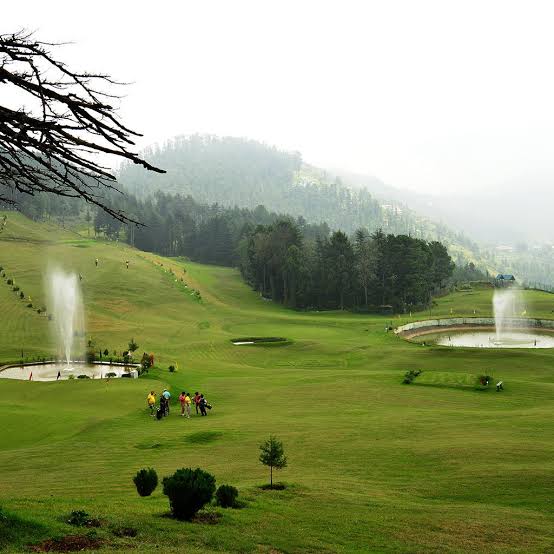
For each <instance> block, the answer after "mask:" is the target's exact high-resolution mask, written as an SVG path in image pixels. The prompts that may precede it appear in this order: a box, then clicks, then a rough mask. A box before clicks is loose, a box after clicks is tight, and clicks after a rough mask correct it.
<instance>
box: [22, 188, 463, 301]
mask: <svg viewBox="0 0 554 554" xmlns="http://www.w3.org/2000/svg"><path fill="white" fill-rule="evenodd" d="M22 202H23V204H22V211H24V212H28V213H33V214H35V215H36V214H37V213H39V212H43V211H48V210H49V209H50V208H51V209H52V210H53V212H54V213H56V212H57V211H58V210H59V205H58V206H57V207H55V206H50V205H49V204H48V203H44V202H43V201H42V199H41V198H40V197H30V198H29V199H22ZM109 202H110V205H112V206H113V208H114V209H117V210H122V211H125V213H127V214H128V215H129V216H130V217H131V218H133V219H135V218H136V219H138V220H140V221H143V222H144V223H145V225H144V226H137V225H134V224H128V225H127V224H124V223H122V222H121V221H120V220H118V219H116V218H114V217H112V216H111V215H110V214H108V213H106V212H105V211H103V210H101V209H97V210H96V212H95V213H94V216H93V218H92V224H93V227H94V232H95V234H96V235H97V236H104V237H106V238H109V239H111V240H122V241H125V242H127V243H129V244H131V245H133V246H135V247H137V248H139V249H141V250H145V251H151V252H157V253H159V254H162V255H164V256H185V257H188V258H190V259H192V260H195V261H198V262H202V263H211V264H218V265H224V266H231V267H238V268H239V269H240V271H241V274H242V276H243V278H244V279H245V281H246V282H247V283H249V284H250V286H252V287H253V288H254V289H255V290H256V291H258V292H259V293H260V294H261V295H262V296H264V297H267V298H271V299H272V300H273V301H275V302H280V303H283V304H284V305H286V306H289V307H291V308H298V309H350V310H372V309H376V308H378V307H379V306H390V307H392V309H394V310H395V311H409V310H411V309H417V308H421V307H424V306H426V305H427V304H428V303H429V302H430V301H431V299H432V296H433V295H434V294H437V293H438V292H440V291H441V289H444V288H445V287H446V286H447V284H448V283H449V279H450V278H451V277H452V274H453V269H454V264H453V262H452V260H451V258H450V256H449V255H448V252H447V249H446V247H445V246H444V245H443V244H441V243H440V242H437V241H425V240H423V239H419V238H414V237H410V236H408V235H393V234H385V233H383V232H382V231H380V230H378V231H375V232H373V233H371V234H370V233H369V231H368V230H366V229H359V230H358V231H356V232H355V233H354V234H353V235H352V236H349V235H347V234H346V233H344V232H343V231H334V232H331V230H330V228H329V226H328V225H327V224H326V223H321V224H310V223H307V222H306V221H305V220H304V218H302V217H297V218H293V217H291V216H288V215H286V214H277V213H275V212H269V211H268V210H267V209H266V208H265V207H264V206H258V207H256V208H255V209H247V208H237V207H234V208H228V207H223V206H221V205H218V204H212V205H207V204H201V203H198V202H196V201H195V200H194V199H193V198H192V197H190V196H182V195H171V194H164V193H161V192H158V193H156V194H155V195H154V196H152V197H149V198H146V199H144V200H140V199H138V198H136V197H135V196H133V195H131V194H127V195H125V196H122V195H118V194H115V193H114V194H113V196H112V197H111V198H110V199H109ZM70 208H71V209H70V212H71V213H74V212H75V209H76V208H75V206H74V205H71V206H70ZM81 209H82V211H83V212H84V209H83V207H81Z"/></svg>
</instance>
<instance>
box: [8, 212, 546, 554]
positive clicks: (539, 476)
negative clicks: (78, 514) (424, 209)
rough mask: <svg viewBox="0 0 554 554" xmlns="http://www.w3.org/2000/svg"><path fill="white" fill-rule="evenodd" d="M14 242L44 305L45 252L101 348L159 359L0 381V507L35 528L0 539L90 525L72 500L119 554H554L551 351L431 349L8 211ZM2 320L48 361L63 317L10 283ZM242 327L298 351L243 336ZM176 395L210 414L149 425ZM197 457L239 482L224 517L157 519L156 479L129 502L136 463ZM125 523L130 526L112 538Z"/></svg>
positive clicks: (375, 323) (11, 270) (451, 299)
mask: <svg viewBox="0 0 554 554" xmlns="http://www.w3.org/2000/svg"><path fill="white" fill-rule="evenodd" d="M11 225H13V227H14V229H12V230H11V231H10V226H11ZM6 232H9V233H11V234H10V235H9V237H8V235H6V237H8V238H6V239H4V237H3V236H2V235H0V265H3V266H4V268H5V271H6V272H7V274H8V275H9V276H13V277H15V279H16V282H17V284H18V285H19V286H20V287H21V289H22V290H23V291H24V292H25V294H26V295H31V296H32V299H33V303H37V304H41V303H43V302H44V303H46V299H45V296H44V292H43V283H42V275H43V272H44V271H45V269H46V267H47V266H48V264H49V263H50V264H52V263H58V264H60V265H63V266H64V267H70V268H72V269H74V270H76V271H78V272H80V273H81V274H82V275H83V282H82V287H83V294H84V298H85V302H86V307H87V324H88V335H89V336H90V337H92V338H93V339H94V340H95V342H96V345H97V348H102V350H103V349H104V348H108V350H110V352H111V351H113V350H114V349H116V350H118V351H121V350H122V349H123V348H125V347H126V345H127V342H128V341H129V340H130V339H131V337H134V339H135V340H136V342H137V343H138V344H139V350H138V351H137V353H139V354H142V352H143V351H147V352H153V353H154V355H155V358H156V369H154V370H153V371H152V372H151V373H150V374H149V375H148V376H147V377H144V378H141V379H139V380H136V381H131V380H111V381H110V382H105V381H93V380H85V381H77V380H74V381H64V382H58V383H34V382H27V381H24V382H17V381H9V380H0V468H1V471H2V479H1V481H0V506H2V507H3V508H4V509H5V510H6V511H7V512H8V513H9V514H10V517H11V518H15V519H14V521H17V526H14V527H13V528H17V529H21V530H22V531H21V532H18V533H16V535H17V536H16V537H14V536H13V533H12V534H11V536H10V538H8V539H4V543H2V542H0V545H2V546H3V547H4V548H5V550H6V551H9V552H20V551H24V548H25V545H26V544H28V543H30V542H35V541H38V540H42V539H46V538H50V537H55V536H61V535H64V534H72V533H75V532H86V531H85V530H83V531H79V530H78V529H77V530H76V529H75V528H73V527H71V526H69V525H68V524H67V523H65V519H66V516H67V515H68V514H69V513H70V512H71V511H72V510H78V509H83V510H86V511H87V512H88V513H90V514H91V516H93V517H97V518H99V519H101V520H102V521H103V522H104V523H103V526H102V527H101V528H100V529H98V530H97V532H98V534H99V535H100V536H101V537H104V538H106V539H107V540H108V541H109V543H110V544H112V546H109V545H108V546H107V547H106V550H108V551H109V549H110V548H111V549H117V550H119V551H123V552H125V551H128V552H136V551H140V552H160V551H162V550H163V551H164V552H175V553H177V552H183V551H187V552H235V551H236V552H306V553H307V552H368V551H369V552H441V553H442V552H521V553H528V552H551V551H552V550H553V549H554V531H553V530H554V525H553V523H554V521H553V520H554V517H553V516H554V504H553V502H552V497H553V492H554V491H553V480H552V475H553V472H554V418H553V415H554V374H553V370H552V368H553V366H554V363H553V362H554V353H553V352H551V351H548V350H540V351H539V350H532V351H524V350H502V349H498V350H494V349H491V350H483V351H480V350H476V349H469V348H468V349H445V348H440V347H432V346H431V347H423V346H421V345H417V344H413V343H409V342H407V341H404V340H402V339H400V338H398V337H396V336H395V335H394V334H393V333H385V332H384V327H385V324H387V323H388V322H389V321H391V318H386V317H379V316H362V315H354V314H350V313H338V312H328V313H299V312H293V311H289V310H286V309H284V308H282V307H280V306H277V305H274V304H272V303H271V302H267V301H265V300H263V299H261V298H260V297H259V296H258V295H257V294H256V293H254V292H252V291H250V290H249V289H248V288H247V287H246V286H245V285H244V284H243V283H242V281H241V279H240V276H239V274H238V272H237V271H236V270H233V269H229V268H220V267H212V266H203V265H199V264H194V263H188V262H184V261H182V260H168V259H163V258H161V257H158V256H155V255H151V254H147V253H143V252H139V251H136V250H132V249H129V248H128V247H126V246H124V245H121V244H115V243H108V242H93V241H89V240H86V239H83V242H81V239H80V238H79V236H69V235H68V234H67V233H66V232H65V231H59V230H56V229H55V228H52V227H50V226H42V225H39V224H33V223H30V222H28V221H27V220H25V219H24V218H23V217H21V216H18V215H17V214H12V213H10V214H9V219H8V225H7V227H6ZM83 244H86V245H87V246H86V247H84V248H83V247H81V245H83ZM95 258H99V260H100V265H99V267H98V268H96V267H95V266H94V260H95ZM126 259H129V260H130V262H131V263H130V269H129V270H127V269H125V263H124V262H125V260H126ZM160 264H163V266H161V265H160ZM169 269H172V271H173V273H170V272H169ZM183 269H186V273H184V272H183ZM181 277H183V278H184V282H185V283H186V284H187V285H188V288H191V289H196V290H199V291H200V292H201V295H202V301H198V300H196V299H195V298H193V296H192V295H191V294H190V293H189V292H188V290H187V289H185V288H184V286H183V285H182V284H181V282H180V278H181ZM175 279H177V281H175ZM526 299H527V301H528V306H529V308H528V312H529V315H533V316H537V317H554V316H553V315H551V314H552V309H554V296H553V295H548V294H542V293H526ZM490 300H491V291H490V290H478V291H474V292H472V293H455V294H453V295H450V296H447V297H444V298H441V299H439V300H438V301H437V306H436V307H434V308H433V309H432V311H431V314H432V316H433V317H435V316H439V315H443V316H448V315H450V311H451V310H452V312H453V314H455V315H470V314H471V313H472V312H473V310H474V309H475V310H476V311H477V313H478V314H479V315H484V314H489V313H490ZM0 310H1V311H0V313H1V314H2V332H1V333H0V360H3V361H7V360H13V359H18V358H19V357H20V355H21V350H22V349H23V350H24V354H25V355H26V356H48V355H54V354H55V348H54V345H53V341H52V339H51V337H50V331H51V329H50V327H51V323H49V322H48V320H47V318H46V317H44V316H40V315H38V314H36V312H32V311H31V310H29V309H28V308H25V303H24V302H23V301H20V300H19V299H17V298H16V295H15V293H13V292H12V291H11V289H10V288H9V287H8V286H7V285H6V284H5V283H3V282H2V281H1V280H0ZM428 315H429V313H428V312H427V313H424V314H412V318H411V319H420V318H422V317H427V316H428ZM392 321H393V324H395V325H396V324H399V323H402V322H407V321H410V317H409V316H408V317H403V318H398V317H394V318H392ZM248 336H250V337H252V336H256V337H264V336H266V337H286V338H287V339H288V340H290V341H291V344H289V345H287V346H286V347H283V348H263V347H259V348H244V347H239V346H234V345H233V344H232V343H231V342H230V341H231V339H233V338H236V337H248ZM170 364H177V367H178V370H177V371H176V372H175V373H170V372H169V371H168V370H167V367H168V366H169V365H170ZM409 369H423V370H424V373H423V374H422V375H421V376H420V377H418V379H421V378H423V377H425V378H426V379H432V378H433V375H435V377H434V378H435V380H436V381H439V382H440V381H441V380H442V381H443V382H445V383H447V384H448V383H450V382H451V381H452V382H463V381H464V379H467V375H468V374H470V375H478V374H481V373H484V374H489V375H494V376H495V378H498V379H502V380H503V381H504V383H505V387H506V390H505V391H504V392H503V393H498V394H497V393H496V392H494V391H490V392H488V391H487V392H482V391H475V390H472V389H471V388H470V387H456V386H454V387H452V386H416V385H403V384H402V379H403V376H404V373H405V372H406V371H407V370H409ZM418 379H416V382H417V380H418ZM165 386H167V387H169V388H170V390H171V392H172V394H173V396H174V397H175V396H176V395H178V393H179V392H180V391H181V390H188V391H190V392H194V391H196V390H199V391H201V392H203V393H204V394H206V396H207V398H208V400H209V401H210V403H211V404H212V405H213V410H212V411H211V412H210V414H209V416H208V417H206V418H200V417H196V416H195V415H194V409H193V417H192V418H191V419H190V420H187V419H185V418H181V417H178V416H177V413H178V408H177V406H176V405H175V404H173V406H172V415H171V416H170V417H169V418H168V419H166V420H163V421H161V422H159V421H156V420H155V419H154V418H151V417H150V416H149V415H148V413H147V409H146V394H147V392H148V391H149V390H151V389H152V388H153V389H154V390H156V391H158V392H159V391H160V390H161V389H162V388H163V387H165ZM270 433H272V434H275V435H277V436H278V437H279V438H280V439H281V440H282V441H283V442H284V445H285V450H286V453H287V455H288V458H289V466H288V467H287V468H286V469H284V470H282V471H281V472H278V473H277V474H276V479H277V480H278V481H283V482H285V483H287V485H288V486H287V488H286V489H285V490H282V491H267V490H262V489H260V488H259V486H260V485H262V484H264V483H265V482H267V480H268V477H269V475H268V471H267V470H266V468H265V467H263V466H262V465H261V464H260V463H259V462H258V454H259V451H258V446H259V444H260V443H261V442H262V441H263V440H265V439H266V438H267V436H268V435H269V434H270ZM187 466H190V467H201V468H203V469H206V470H208V471H210V472H212V473H213V474H214V475H215V476H216V478H217V483H218V485H219V484H223V483H228V484H231V485H234V486H236V487H238V489H239V491H240V495H241V498H242V499H243V500H244V501H245V504H246V506H245V507H244V508H243V509H241V510H221V509H217V508H211V509H217V510H219V511H220V512H221V513H222V514H223V517H222V519H221V520H220V522H219V523H218V524H217V525H205V524H199V523H196V524H193V523H180V522H176V521H173V520H172V519H170V518H167V517H164V516H165V515H166V514H167V511H168V502H167V499H166V498H165V497H164V496H163V495H162V493H161V486H159V487H158V489H157V490H156V491H155V492H154V494H153V495H152V496H151V497H149V498H140V497H139V496H138V495H137V493H136V491H135V487H134V485H133V483H132V477H133V475H134V474H135V473H136V472H137V470H138V469H140V468H142V467H154V468H155V469H156V470H157V471H158V474H159V476H160V478H163V477H164V476H166V475H169V474H171V473H173V472H174V471H175V470H176V469H178V468H180V467H187ZM118 526H119V527H121V526H129V527H135V528H137V529H138V530H139V534H138V536H137V537H136V538H121V537H116V536H115V535H114V534H113V533H112V528H115V527H118ZM0 548H1V547H0Z"/></svg>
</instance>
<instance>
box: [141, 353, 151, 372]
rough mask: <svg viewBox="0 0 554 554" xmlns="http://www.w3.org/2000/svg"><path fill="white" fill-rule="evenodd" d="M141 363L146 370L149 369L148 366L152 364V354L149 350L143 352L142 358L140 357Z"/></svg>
mask: <svg viewBox="0 0 554 554" xmlns="http://www.w3.org/2000/svg"><path fill="white" fill-rule="evenodd" d="M140 365H141V367H142V369H143V370H144V371H147V370H148V368H149V367H150V366H151V363H150V356H149V355H148V353H147V352H144V353H143V354H142V358H141V359H140Z"/></svg>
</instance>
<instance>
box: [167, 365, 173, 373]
mask: <svg viewBox="0 0 554 554" xmlns="http://www.w3.org/2000/svg"><path fill="white" fill-rule="evenodd" d="M167 369H169V373H173V372H174V371H175V366H174V365H170V366H169V367H168V368H167Z"/></svg>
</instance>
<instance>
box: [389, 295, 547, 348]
mask: <svg viewBox="0 0 554 554" xmlns="http://www.w3.org/2000/svg"><path fill="white" fill-rule="evenodd" d="M492 308H493V312H494V317H493V318H492V317H488V316H486V317H478V316H475V315H474V316H473V317H449V318H444V319H434V320H426V321H418V322H413V323H408V324H406V325H403V326H401V327H399V328H398V329H397V330H396V332H397V333H398V334H400V335H401V336H403V337H405V338H408V339H410V340H412V339H413V340H415V341H416V342H423V343H425V344H437V345H440V346H448V347H456V346H462V347H471V348H554V320H549V319H533V318H528V317H527V312H526V310H525V304H524V301H523V293H522V290H521V289H518V288H515V287H510V288H496V289H495V290H494V292H493V300H492ZM474 314H475V311H474Z"/></svg>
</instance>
